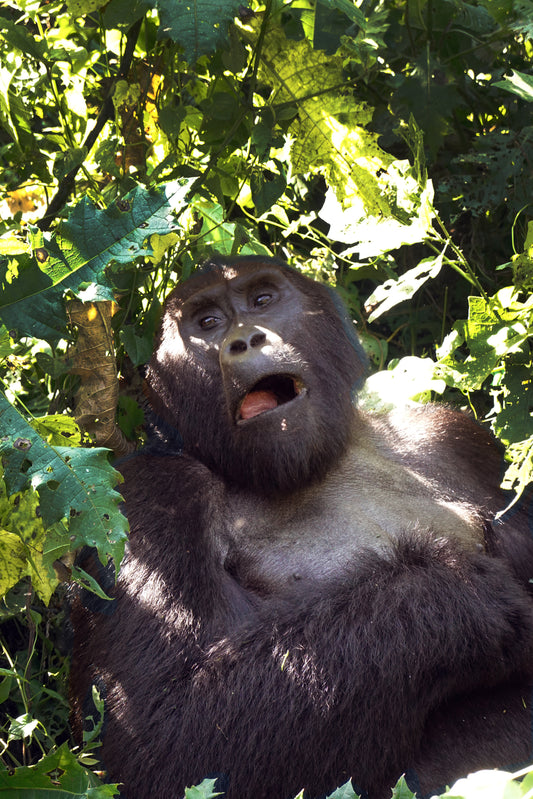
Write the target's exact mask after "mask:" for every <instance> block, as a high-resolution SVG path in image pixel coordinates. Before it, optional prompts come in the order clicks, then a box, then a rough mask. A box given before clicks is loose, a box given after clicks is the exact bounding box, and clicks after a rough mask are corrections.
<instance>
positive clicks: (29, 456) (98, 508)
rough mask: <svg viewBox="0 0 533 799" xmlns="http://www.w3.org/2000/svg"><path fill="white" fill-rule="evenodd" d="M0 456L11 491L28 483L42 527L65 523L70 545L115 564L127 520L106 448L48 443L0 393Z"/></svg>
mask: <svg viewBox="0 0 533 799" xmlns="http://www.w3.org/2000/svg"><path fill="white" fill-rule="evenodd" d="M0 435H1V438H0V456H1V457H2V462H3V464H4V480H5V483H6V486H7V489H8V491H9V493H10V494H13V493H16V492H17V491H23V490H24V489H25V488H27V487H28V486H30V485H31V487H32V488H33V489H35V490H36V491H37V492H38V494H39V499H40V512H41V517H42V520H43V523H44V526H45V528H48V527H51V526H52V525H54V524H55V523H57V522H60V521H65V523H66V524H67V525H68V529H69V533H70V540H71V544H72V547H71V548H72V549H76V548H77V547H79V546H82V545H83V544H88V545H89V546H93V547H96V548H97V549H98V554H99V556H100V559H101V560H102V562H103V563H106V562H107V560H108V558H113V559H114V561H115V563H116V564H117V565H118V564H119V563H120V561H121V559H122V556H123V554H124V546H125V543H126V537H127V536H126V528H127V522H126V519H125V518H124V516H123V515H122V514H121V512H120V510H119V508H118V503H119V502H120V495H119V494H118V493H117V492H116V491H114V487H115V486H116V485H117V483H118V482H119V481H120V479H121V478H120V475H119V473H118V472H117V471H115V469H113V468H112V466H111V465H110V464H109V462H108V460H107V452H108V450H105V449H84V448H83V447H61V446H52V445H50V444H48V443H47V442H46V441H45V440H43V439H42V438H41V437H40V436H39V435H38V433H36V432H35V430H34V429H33V428H32V427H31V425H29V424H28V422H27V421H26V420H25V419H24V417H23V416H22V415H21V414H20V413H19V412H18V411H17V410H16V409H15V408H14V407H13V406H12V405H10V403H9V402H8V400H7V399H6V397H5V396H4V395H3V394H0Z"/></svg>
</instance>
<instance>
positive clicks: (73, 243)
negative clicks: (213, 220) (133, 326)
mask: <svg viewBox="0 0 533 799" xmlns="http://www.w3.org/2000/svg"><path fill="white" fill-rule="evenodd" d="M190 183H191V179H185V180H183V181H180V182H176V183H168V184H166V185H164V186H162V187H159V188H158V189H157V190H154V191H148V190H146V189H145V188H143V187H142V186H137V188H136V189H134V190H133V191H132V192H130V193H129V194H128V195H127V196H126V197H124V198H123V199H121V200H117V201H116V202H114V203H113V204H112V205H110V206H109V207H108V208H105V209H104V210H100V209H98V208H97V207H96V206H95V205H94V203H92V202H91V201H90V200H88V199H87V198H85V199H84V200H82V202H80V203H78V205H76V206H75V208H73V209H72V211H71V212H70V214H69V217H68V219H67V220H65V221H64V222H62V223H61V224H60V225H59V227H58V229H57V231H55V232H54V233H53V234H52V235H50V236H48V235H45V234H43V233H42V232H41V231H39V230H38V229H36V228H35V229H33V232H32V235H31V239H32V241H31V243H32V249H33V256H34V257H33V258H30V257H29V256H28V255H22V256H20V257H19V258H18V259H14V260H12V261H11V262H8V263H7V265H6V264H5V263H4V265H3V266H2V265H0V270H1V271H0V317H1V319H2V322H3V323H4V324H5V325H6V327H7V328H8V329H9V330H17V331H18V333H19V335H30V336H35V337H36V338H43V339H45V340H46V341H49V342H53V341H57V340H58V339H59V338H61V337H62V336H63V335H64V334H65V327H66V315H65V308H64V305H63V295H64V294H65V292H66V291H71V292H73V293H74V294H77V295H78V296H80V298H81V299H86V300H92V301H96V300H111V299H113V287H112V285H111V283H110V281H109V279H108V276H107V274H106V267H107V266H108V265H109V264H110V263H111V262H115V263H119V264H123V263H130V262H131V261H134V260H135V259H136V258H138V257H139V256H147V255H150V253H151V248H150V246H149V243H147V241H148V239H149V237H150V236H152V235H153V234H154V233H157V234H159V235H164V234H166V233H169V232H170V231H171V230H174V229H175V228H176V222H175V220H174V218H173V216H172V214H173V211H178V210H180V209H181V208H182V207H183V204H184V202H185V197H186V195H187V192H188V189H189V186H190ZM82 286H84V287H88V286H90V288H89V289H88V290H86V291H85V292H83V295H80V287H82Z"/></svg>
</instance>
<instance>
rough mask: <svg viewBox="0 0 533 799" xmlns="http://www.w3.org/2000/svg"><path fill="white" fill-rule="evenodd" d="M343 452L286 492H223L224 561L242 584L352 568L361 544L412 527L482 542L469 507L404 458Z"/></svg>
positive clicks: (273, 585) (380, 541)
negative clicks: (314, 481)
mask: <svg viewBox="0 0 533 799" xmlns="http://www.w3.org/2000/svg"><path fill="white" fill-rule="evenodd" d="M369 468H370V467H369V456H368V453H366V457H365V459H364V462H363V461H362V458H361V456H360V455H359V454H358V455H351V454H350V455H348V456H347V458H346V459H345V461H344V462H343V464H342V465H341V466H340V467H339V469H337V470H336V471H335V473H334V474H332V475H331V476H330V477H329V478H327V479H326V480H325V481H324V482H322V483H321V484H320V485H318V486H311V487H309V488H306V489H304V490H302V491H299V492H295V493H292V494H291V495H290V496H288V497H281V498H280V497H276V498H258V497H257V495H254V496H250V495H248V494H246V493H244V492H242V493H234V494H231V495H230V496H229V497H228V512H227V517H226V529H225V533H224V544H223V547H224V552H225V566H226V568H227V569H228V571H230V572H231V573H232V574H233V575H234V576H235V577H236V579H238V580H239V582H241V584H243V585H244V586H247V587H250V588H257V589H258V590H265V591H270V590H274V589H278V588H282V587H283V586H287V585H293V584H295V583H297V582H301V581H305V580H313V581H314V580H323V579H328V577H330V576H339V575H342V573H343V572H344V571H345V570H346V571H347V570H350V571H351V570H352V569H353V565H354V563H356V562H357V558H358V555H359V554H360V553H361V552H362V551H363V550H366V549H371V550H375V551H380V552H384V551H386V550H387V549H388V548H389V547H390V546H391V544H392V543H393V542H394V541H396V540H397V539H398V538H399V537H400V536H401V535H402V534H405V533H409V532H413V531H416V530H420V531H424V533H425V534H426V536H427V532H428V531H429V532H430V534H431V535H432V536H433V537H435V538H446V539H452V540H457V541H459V542H462V543H463V544H464V546H465V548H467V549H470V550H471V549H473V548H475V547H476V546H477V547H479V546H482V543H483V529H482V524H481V522H480V520H479V518H478V517H477V515H476V513H475V512H474V509H473V508H472V507H471V506H469V505H467V504H465V503H462V502H458V501H454V500H452V499H450V498H449V497H447V496H445V495H443V494H442V492H441V491H439V488H438V486H437V485H435V483H434V482H431V481H428V480H426V479H424V478H423V477H422V476H421V475H419V474H416V473H415V472H413V471H411V470H409V469H407V468H406V467H404V466H403V465H401V464H398V463H392V462H390V461H389V460H386V459H383V458H380V457H379V456H374V457H373V463H372V464H371V471H372V479H371V480H369V479H368V469H369Z"/></svg>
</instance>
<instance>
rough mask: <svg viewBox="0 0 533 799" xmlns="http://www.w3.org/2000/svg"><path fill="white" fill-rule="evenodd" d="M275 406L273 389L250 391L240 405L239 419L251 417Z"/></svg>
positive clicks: (276, 402) (276, 403)
mask: <svg viewBox="0 0 533 799" xmlns="http://www.w3.org/2000/svg"><path fill="white" fill-rule="evenodd" d="M277 407H278V400H277V399H276V395H275V394H274V392H273V391H250V393H249V394H247V395H246V396H245V398H244V400H243V402H242V405H241V419H251V418H252V417H253V416H259V414H260V413H264V412H265V411H271V410H272V408H277Z"/></svg>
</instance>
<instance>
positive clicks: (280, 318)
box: [147, 258, 364, 493]
mask: <svg viewBox="0 0 533 799" xmlns="http://www.w3.org/2000/svg"><path fill="white" fill-rule="evenodd" d="M363 368H364V360H363V357H362V356H361V354H360V352H359V351H358V350H357V347H356V346H354V339H350V336H349V334H348V332H347V329H346V322H345V321H343V319H342V318H341V316H340V314H339V309H338V308H337V307H336V304H335V302H334V301H333V299H332V297H331V295H330V292H329V290H328V289H327V288H325V287H324V286H321V285H319V284H317V283H314V282H313V281H311V280H309V279H307V278H305V277H303V276H302V275H300V274H298V273H296V272H294V271H293V270H291V269H289V267H287V266H286V265H284V264H282V263H280V262H277V261H274V260H270V259H265V258H260V259H259V258H249V259H246V258H244V259H238V258H236V259H231V260H228V261H221V260H217V261H215V262H212V263H210V264H209V266H208V271H207V270H206V271H204V272H202V273H200V274H198V275H196V276H194V277H193V278H191V279H190V280H189V281H187V282H186V283H184V284H183V285H180V286H178V287H177V288H176V289H175V290H174V291H173V292H172V293H171V294H170V296H169V297H168V299H167V302H166V304H165V311H164V315H163V320H162V325H161V331H160V334H159V337H158V341H157V344H156V349H155V352H154V356H153V358H152V360H151V362H150V366H149V369H148V374H147V383H148V387H149V396H150V399H151V402H152V405H153V407H154V409H155V410H156V412H157V413H159V414H160V415H161V416H162V417H163V418H164V419H165V421H166V422H168V423H170V424H172V425H173V426H175V427H176V428H177V429H178V431H179V433H180V435H181V437H182V439H183V442H184V448H185V451H186V452H188V453H189V454H191V455H193V456H194V457H196V458H198V459H199V460H201V461H202V462H203V463H205V464H206V465H207V466H209V467H210V468H211V469H213V470H214V471H215V472H217V473H219V474H220V475H221V476H222V477H223V478H224V479H226V480H229V481H230V482H233V483H235V484H237V485H238V486H241V487H243V488H250V489H253V490H255V491H260V492H261V493H274V492H288V491H292V490H294V489H295V488H298V487H303V486H305V485H307V484H308V483H310V482H312V481H313V480H316V479H320V478H322V477H323V476H324V474H325V472H326V471H327V469H328V468H329V467H330V465H331V464H332V463H333V462H335V461H336V460H338V458H339V457H340V456H341V455H342V453H343V452H344V450H345V448H346V447H347V446H348V444H349V443H350V432H351V427H352V423H353V408H352V389H353V386H354V384H355V383H356V382H357V381H358V379H359V378H360V377H361V374H362V372H363Z"/></svg>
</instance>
